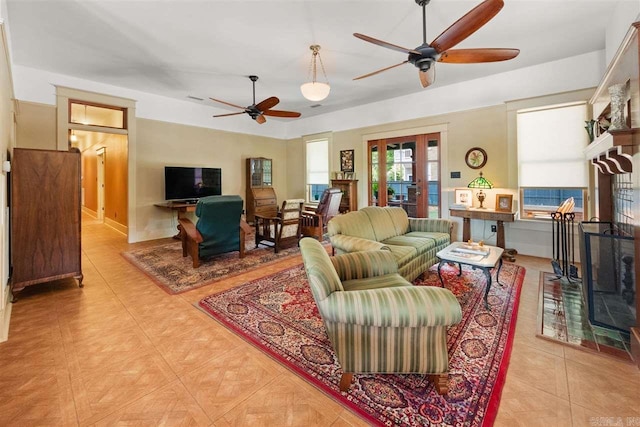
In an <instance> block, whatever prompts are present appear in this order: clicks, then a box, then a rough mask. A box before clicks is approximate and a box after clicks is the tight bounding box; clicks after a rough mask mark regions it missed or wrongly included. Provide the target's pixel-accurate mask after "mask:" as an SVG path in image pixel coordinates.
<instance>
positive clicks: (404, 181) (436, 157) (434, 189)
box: [368, 133, 441, 218]
mask: <svg viewBox="0 0 640 427" xmlns="http://www.w3.org/2000/svg"><path fill="white" fill-rule="evenodd" d="M368 159H369V173H368V175H369V176H368V193H369V199H368V200H369V205H370V206H401V207H402V208H403V209H404V210H406V211H407V214H408V215H409V216H410V217H412V218H439V217H440V194H441V191H440V133H430V134H423V135H412V136H402V137H397V138H388V139H378V140H372V141H368Z"/></svg>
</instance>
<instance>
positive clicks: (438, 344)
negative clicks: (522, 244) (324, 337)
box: [300, 238, 462, 394]
mask: <svg viewBox="0 0 640 427" xmlns="http://www.w3.org/2000/svg"><path fill="white" fill-rule="evenodd" d="M300 249H301V252H302V260H303V262H304V267H305V270H306V272H307V278H308V279H309V286H310V287H311V292H312V294H313V298H314V299H315V301H316V304H317V306H318V311H319V312H320V315H321V316H322V320H323V321H324V325H325V327H326V329H327V334H328V335H329V339H330V340H331V344H332V345H333V349H334V351H335V353H336V356H337V358H338V361H339V363H340V365H341V367H342V371H343V374H342V378H341V379H340V389H341V390H342V391H347V390H348V389H349V386H350V384H351V380H352V378H353V374H354V373H381V374H384V373H417V374H427V375H429V376H430V377H431V379H432V381H433V382H434V384H435V387H436V391H437V392H438V393H440V394H446V393H447V392H448V371H449V355H448V353H447V327H448V326H450V325H455V324H457V323H459V322H460V320H461V318H462V311H461V309H460V304H459V303H458V300H457V299H456V297H455V296H454V295H453V294H452V293H451V292H450V291H449V290H447V289H443V288H439V287H432V286H413V285H412V284H411V283H410V282H408V281H407V280H405V279H404V278H403V277H402V276H400V275H399V274H398V272H397V271H398V267H397V264H396V262H395V259H394V257H393V255H392V254H391V252H389V251H386V250H375V251H361V252H354V253H349V254H343V255H336V256H335V257H329V255H328V254H327V252H326V250H325V249H324V248H323V246H322V244H320V242H318V241H317V240H314V239H311V238H303V239H302V240H300Z"/></svg>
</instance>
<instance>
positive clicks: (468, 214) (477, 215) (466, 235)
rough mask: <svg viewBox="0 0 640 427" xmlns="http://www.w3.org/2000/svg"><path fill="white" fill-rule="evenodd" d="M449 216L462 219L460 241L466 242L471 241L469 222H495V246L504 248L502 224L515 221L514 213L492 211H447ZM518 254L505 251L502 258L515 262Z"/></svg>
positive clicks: (513, 250) (513, 251) (512, 251)
mask: <svg viewBox="0 0 640 427" xmlns="http://www.w3.org/2000/svg"><path fill="white" fill-rule="evenodd" d="M449 215H450V216H455V217H458V218H462V241H464V242H467V241H469V239H471V220H472V219H481V220H483V221H495V222H496V224H497V226H496V228H497V232H498V234H497V236H496V246H498V247H499V248H502V249H505V247H504V223H505V222H513V221H514V220H515V216H516V213H515V212H500V211H495V210H493V209H473V208H471V209H449ZM517 253H518V252H517V251H516V250H515V249H506V250H505V251H504V257H505V258H507V259H508V260H509V261H515V255H516V254H517Z"/></svg>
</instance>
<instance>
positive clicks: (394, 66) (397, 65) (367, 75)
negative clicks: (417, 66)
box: [353, 61, 409, 80]
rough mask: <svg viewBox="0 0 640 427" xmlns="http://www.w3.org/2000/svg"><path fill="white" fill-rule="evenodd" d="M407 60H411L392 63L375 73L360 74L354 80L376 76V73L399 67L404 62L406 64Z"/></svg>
mask: <svg viewBox="0 0 640 427" xmlns="http://www.w3.org/2000/svg"><path fill="white" fill-rule="evenodd" d="M407 62H409V61H403V62H401V63H399V64H396V65H392V66H391V67H387V68H383V69H381V70H378V71H374V72H373V73H369V74H365V75H363V76H360V77H355V78H354V79H353V80H360V79H364V78H365V77H371V76H374V75H376V74H378V73H381V72H383V71H387V70H390V69H392V68H396V67H399V66H401V65H403V64H406V63H407Z"/></svg>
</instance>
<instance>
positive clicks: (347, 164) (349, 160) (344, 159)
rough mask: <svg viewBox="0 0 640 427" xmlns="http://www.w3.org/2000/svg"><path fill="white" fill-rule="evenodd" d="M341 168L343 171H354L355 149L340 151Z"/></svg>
mask: <svg viewBox="0 0 640 427" xmlns="http://www.w3.org/2000/svg"><path fill="white" fill-rule="evenodd" d="M340 170H341V171H342V172H353V150H341V151H340Z"/></svg>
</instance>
